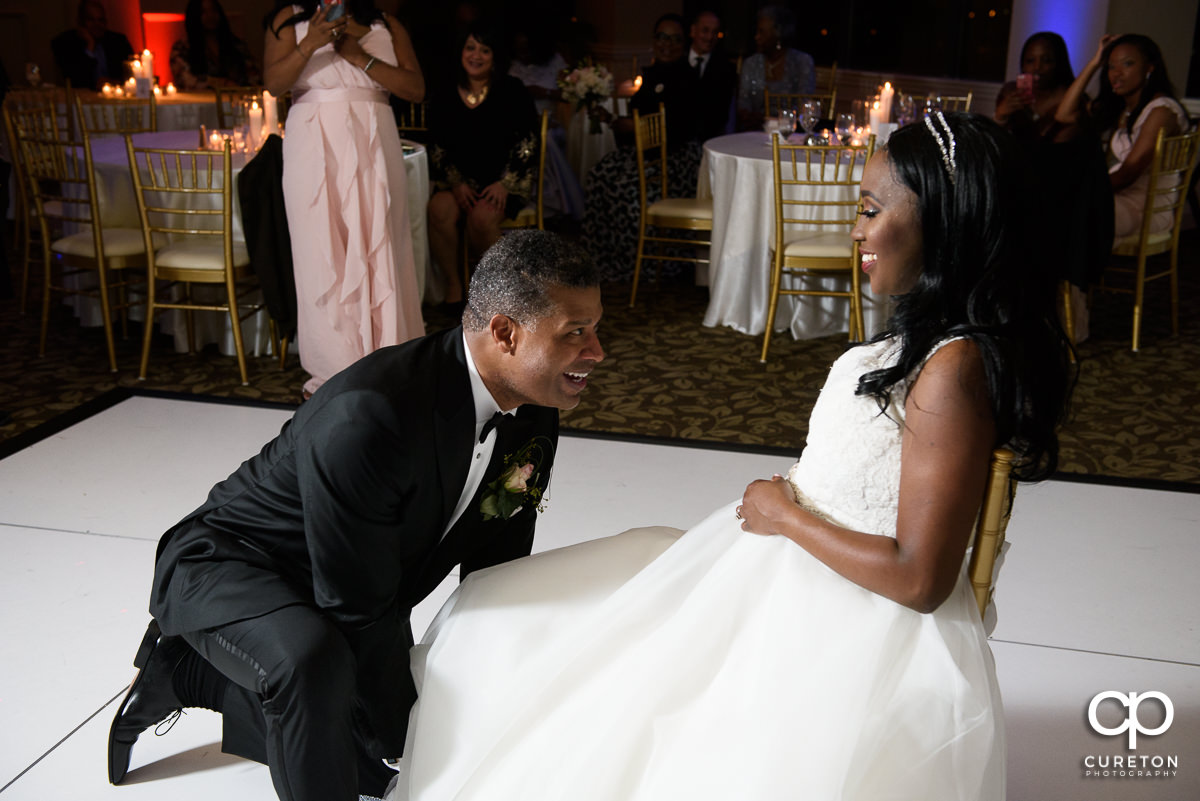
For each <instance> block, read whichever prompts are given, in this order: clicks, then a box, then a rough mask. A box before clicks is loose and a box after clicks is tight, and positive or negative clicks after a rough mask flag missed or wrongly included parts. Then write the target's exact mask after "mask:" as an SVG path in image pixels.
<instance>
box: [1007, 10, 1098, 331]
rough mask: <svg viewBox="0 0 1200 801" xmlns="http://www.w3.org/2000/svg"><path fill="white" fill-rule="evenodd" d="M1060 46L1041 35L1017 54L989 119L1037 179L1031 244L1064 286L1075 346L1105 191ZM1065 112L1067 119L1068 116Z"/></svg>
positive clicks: (1083, 326)
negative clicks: (1017, 147)
mask: <svg viewBox="0 0 1200 801" xmlns="http://www.w3.org/2000/svg"><path fill="white" fill-rule="evenodd" d="M1074 83H1075V73H1074V72H1073V71H1072V69H1071V60H1070V57H1069V56H1068V55H1067V43H1066V42H1064V41H1063V38H1062V37H1061V36H1059V35H1058V34H1057V33H1053V32H1050V31H1041V32H1039V33H1035V34H1033V35H1032V36H1030V37H1029V38H1028V39H1026V40H1025V44H1024V46H1023V47H1022V48H1021V74H1020V75H1018V76H1017V80H1016V81H1010V82H1009V83H1006V84H1004V86H1003V87H1001V89H1000V94H999V95H998V96H997V98H996V114H995V120H996V122H998V123H1000V124H1001V125H1002V126H1004V127H1005V128H1007V129H1008V130H1009V131H1011V132H1012V134H1013V136H1015V137H1016V139H1017V141H1018V142H1019V143H1020V144H1021V146H1022V148H1023V149H1024V151H1025V154H1026V157H1027V162H1028V164H1029V165H1030V166H1031V168H1032V171H1033V175H1034V179H1035V180H1036V181H1037V193H1036V195H1035V196H1034V197H1031V198H1030V199H1029V201H1030V203H1033V204H1035V205H1036V207H1037V209H1038V214H1037V221H1038V224H1039V226H1040V228H1041V230H1040V231H1039V232H1038V236H1039V240H1040V241H1041V242H1043V243H1044V245H1045V247H1046V249H1047V250H1048V251H1049V252H1050V258H1049V259H1048V261H1047V264H1050V265H1053V267H1054V269H1055V270H1056V276H1055V277H1056V278H1058V279H1060V280H1064V281H1066V282H1067V283H1068V285H1069V287H1070V296H1071V312H1072V317H1073V319H1074V321H1075V340H1076V342H1082V341H1083V340H1085V339H1087V336H1088V309H1087V304H1086V302H1085V299H1086V292H1087V288H1088V286H1089V284H1090V283H1092V282H1093V281H1095V280H1096V279H1097V278H1098V277H1099V274H1100V272H1101V271H1102V270H1103V269H1104V266H1105V265H1106V264H1107V263H1108V257H1109V250H1110V248H1111V245H1112V229H1113V223H1112V190H1111V189H1110V188H1109V184H1108V175H1107V167H1106V166H1105V163H1104V152H1103V149H1102V148H1101V145H1100V138H1099V136H1098V135H1097V134H1096V131H1095V130H1093V129H1092V128H1090V127H1089V126H1087V125H1085V124H1084V121H1085V119H1086V113H1085V104H1086V102H1087V97H1086V96H1084V95H1082V94H1073V93H1072V92H1071V89H1072V87H1073V85H1074ZM1068 109H1069V111H1070V113H1068Z"/></svg>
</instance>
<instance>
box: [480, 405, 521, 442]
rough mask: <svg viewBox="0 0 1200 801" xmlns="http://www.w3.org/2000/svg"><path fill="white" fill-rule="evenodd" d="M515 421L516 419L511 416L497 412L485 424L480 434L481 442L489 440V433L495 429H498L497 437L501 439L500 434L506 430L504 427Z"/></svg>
mask: <svg viewBox="0 0 1200 801" xmlns="http://www.w3.org/2000/svg"><path fill="white" fill-rule="evenodd" d="M514 419H516V418H514V417H513V415H511V414H505V413H504V412H496V413H495V414H493V415H492V416H491V417H489V418H488V419H487V422H485V423H484V424H483V430H482V431H480V432H479V441H480V442H483V441H484V440H485V439H487V435H488V433H489V432H490V431H491V430H492V429H493V428H494V429H496V436H497V437H499V436H500V432H501V431H503V430H504V427H505V426H507V425H508V424H509V423H511V422H512V421H513V420H514Z"/></svg>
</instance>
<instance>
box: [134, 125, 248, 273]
mask: <svg viewBox="0 0 1200 801" xmlns="http://www.w3.org/2000/svg"><path fill="white" fill-rule="evenodd" d="M125 143H126V144H125V146H126V150H127V152H128V155H129V168H130V175H131V177H132V179H133V187H134V197H135V199H136V201H137V204H138V214H139V217H140V218H141V221H142V230H143V233H144V234H145V237H146V242H147V249H148V250H150V251H151V263H152V264H153V253H152V251H153V248H151V246H150V242H151V241H152V238H153V235H154V234H166V235H168V236H169V237H171V238H172V239H173V240H174V239H175V238H177V237H180V236H196V237H221V238H222V239H223V240H224V241H225V243H226V247H227V248H232V244H233V224H232V219H233V218H232V203H233V193H232V188H231V187H232V183H233V166H232V150H231V145H230V142H229V140H228V139H227V140H225V145H224V147H223V148H222V149H221V150H174V149H165V148H149V147H136V146H134V144H133V139H132V138H131V137H130V136H126V137H125Z"/></svg>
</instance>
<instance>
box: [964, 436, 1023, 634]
mask: <svg viewBox="0 0 1200 801" xmlns="http://www.w3.org/2000/svg"><path fill="white" fill-rule="evenodd" d="M1013 458H1014V454H1013V452H1012V451H1010V450H1008V449H1007V448H997V449H996V450H995V451H992V460H991V462H990V464H989V465H988V477H987V484H986V485H985V487H984V490H983V503H982V504H981V505H980V507H979V519H978V520H977V521H976V522H975V534H974V536H973V537H972V541H971V558H970V560H969V561H968V562H967V576H968V578H969V579H970V581H971V589H972V591H973V592H974V593H975V603H976V604H978V606H979V615H980V616H981V617H984V616H985V615H986V612H987V607H988V604H989V603H991V600H992V596H993V594H994V593H995V591H996V576H997V574H998V573H999V572H1000V566H999V563H998V559H999V556H1000V553H1001V551H1002V550H1003V548H1004V535H1005V532H1006V530H1007V529H1008V520H1009V517H1010V516H1011V515H1012V503H1013V498H1014V497H1015V496H1016V482H1014V481H1013V480H1012V478H1011V473H1012V463H1013Z"/></svg>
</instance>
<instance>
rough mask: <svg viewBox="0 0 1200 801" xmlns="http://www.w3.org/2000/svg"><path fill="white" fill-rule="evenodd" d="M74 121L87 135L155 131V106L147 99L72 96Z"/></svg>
mask: <svg viewBox="0 0 1200 801" xmlns="http://www.w3.org/2000/svg"><path fill="white" fill-rule="evenodd" d="M75 119H76V120H77V121H78V124H79V128H80V130H81V131H85V132H87V133H89V134H131V133H146V132H148V131H157V130H158V103H157V101H156V100H155V99H154V95H153V94H151V95H150V96H149V97H96V96H95V94H94V93H93V92H76V93H75Z"/></svg>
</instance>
